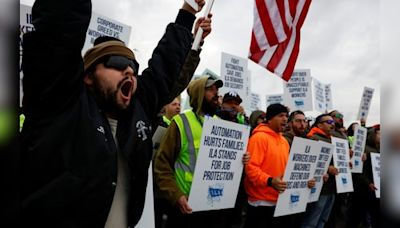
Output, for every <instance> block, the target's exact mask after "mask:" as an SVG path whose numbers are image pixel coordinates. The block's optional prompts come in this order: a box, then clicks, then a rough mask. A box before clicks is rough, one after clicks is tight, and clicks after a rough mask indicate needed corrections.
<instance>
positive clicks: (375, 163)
mask: <svg viewBox="0 0 400 228" xmlns="http://www.w3.org/2000/svg"><path fill="white" fill-rule="evenodd" d="M371 165H372V176H373V178H374V185H375V187H376V188H377V190H375V196H376V198H381V154H379V153H371Z"/></svg>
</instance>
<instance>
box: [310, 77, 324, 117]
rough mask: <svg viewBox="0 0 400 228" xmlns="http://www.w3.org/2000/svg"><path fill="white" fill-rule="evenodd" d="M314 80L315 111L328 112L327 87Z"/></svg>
mask: <svg viewBox="0 0 400 228" xmlns="http://www.w3.org/2000/svg"><path fill="white" fill-rule="evenodd" d="M312 80H313V84H314V91H313V92H314V110H316V111H319V112H321V113H324V112H325V111H326V104H325V85H324V84H322V83H321V82H320V81H318V80H317V79H315V78H313V79H312Z"/></svg>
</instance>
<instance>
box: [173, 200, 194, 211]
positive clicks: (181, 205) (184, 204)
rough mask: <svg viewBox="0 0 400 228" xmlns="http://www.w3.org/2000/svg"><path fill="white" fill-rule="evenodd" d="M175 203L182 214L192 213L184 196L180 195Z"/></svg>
mask: <svg viewBox="0 0 400 228" xmlns="http://www.w3.org/2000/svg"><path fill="white" fill-rule="evenodd" d="M176 204H177V205H178V207H179V210H181V212H182V214H192V208H191V207H190V206H189V204H188V201H187V198H186V196H181V197H179V199H178V202H176Z"/></svg>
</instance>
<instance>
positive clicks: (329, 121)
mask: <svg viewBox="0 0 400 228" xmlns="http://www.w3.org/2000/svg"><path fill="white" fill-rule="evenodd" d="M321 123H327V124H334V123H335V121H334V120H324V121H321Z"/></svg>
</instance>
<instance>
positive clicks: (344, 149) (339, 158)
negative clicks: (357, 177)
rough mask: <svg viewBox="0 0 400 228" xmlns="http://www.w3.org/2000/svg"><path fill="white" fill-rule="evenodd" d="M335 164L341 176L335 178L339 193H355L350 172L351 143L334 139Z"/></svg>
mask: <svg viewBox="0 0 400 228" xmlns="http://www.w3.org/2000/svg"><path fill="white" fill-rule="evenodd" d="M332 144H333V146H334V150H333V164H334V166H335V167H336V168H337V169H338V172H339V174H338V175H336V176H335V180H336V189H337V193H344V192H353V191H354V189H353V179H352V177H351V170H350V164H349V163H350V155H349V142H348V141H347V140H346V139H341V138H337V137H332Z"/></svg>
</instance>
